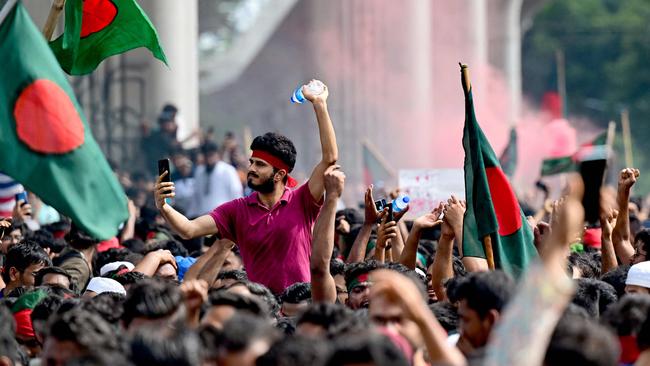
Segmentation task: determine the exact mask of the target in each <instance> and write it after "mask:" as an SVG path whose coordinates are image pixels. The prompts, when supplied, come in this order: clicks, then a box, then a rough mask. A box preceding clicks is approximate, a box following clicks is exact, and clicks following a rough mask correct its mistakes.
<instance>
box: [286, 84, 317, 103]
mask: <svg viewBox="0 0 650 366" xmlns="http://www.w3.org/2000/svg"><path fill="white" fill-rule="evenodd" d="M307 89H309V91H310V92H312V94H314V95H318V94H320V93H322V92H323V91H324V90H325V85H323V83H321V82H320V81H318V80H313V81H310V82H309V84H307ZM306 100H307V98H305V95H304V94H303V93H302V85H301V86H299V87H297V88H296V90H294V91H293V94H292V95H291V103H298V104H302V103H304V102H305V101H306Z"/></svg>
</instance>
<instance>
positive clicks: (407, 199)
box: [402, 196, 411, 203]
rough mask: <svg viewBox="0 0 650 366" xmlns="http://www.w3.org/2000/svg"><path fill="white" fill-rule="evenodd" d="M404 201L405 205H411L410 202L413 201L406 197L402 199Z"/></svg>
mask: <svg viewBox="0 0 650 366" xmlns="http://www.w3.org/2000/svg"><path fill="white" fill-rule="evenodd" d="M402 201H404V202H405V203H409V201H411V199H410V198H409V196H404V197H402Z"/></svg>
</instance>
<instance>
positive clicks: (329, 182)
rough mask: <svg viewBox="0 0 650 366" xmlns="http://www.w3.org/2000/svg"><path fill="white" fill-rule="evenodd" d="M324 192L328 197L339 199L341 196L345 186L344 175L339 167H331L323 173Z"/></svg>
mask: <svg viewBox="0 0 650 366" xmlns="http://www.w3.org/2000/svg"><path fill="white" fill-rule="evenodd" d="M323 179H324V184H325V192H326V193H327V196H328V197H336V198H339V197H341V195H342V194H343V187H344V186H345V173H343V171H342V170H341V166H340V165H332V166H330V167H328V168H327V170H325V173H324V178H323Z"/></svg>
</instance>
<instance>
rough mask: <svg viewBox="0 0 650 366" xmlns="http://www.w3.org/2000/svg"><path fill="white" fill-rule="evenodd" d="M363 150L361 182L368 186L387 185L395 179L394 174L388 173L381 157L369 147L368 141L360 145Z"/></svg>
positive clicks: (388, 170)
mask: <svg viewBox="0 0 650 366" xmlns="http://www.w3.org/2000/svg"><path fill="white" fill-rule="evenodd" d="M361 148H362V149H363V180H364V183H365V184H366V185H367V186H368V185H370V184H373V183H374V184H379V185H381V184H382V183H383V184H384V185H387V184H389V183H390V182H392V181H393V180H394V179H395V174H394V173H393V172H391V171H390V169H389V168H388V167H387V164H386V163H385V162H383V161H382V158H381V156H379V155H378V153H377V152H376V151H375V150H374V149H373V148H372V147H371V146H370V143H369V142H368V141H363V142H362V143H361Z"/></svg>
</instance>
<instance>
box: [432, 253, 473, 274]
mask: <svg viewBox="0 0 650 366" xmlns="http://www.w3.org/2000/svg"><path fill="white" fill-rule="evenodd" d="M432 264H433V262H432ZM451 266H452V269H453V270H454V277H465V276H467V269H465V264H463V260H462V259H460V257H458V256H455V255H454V256H453V257H452V259H451Z"/></svg>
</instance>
